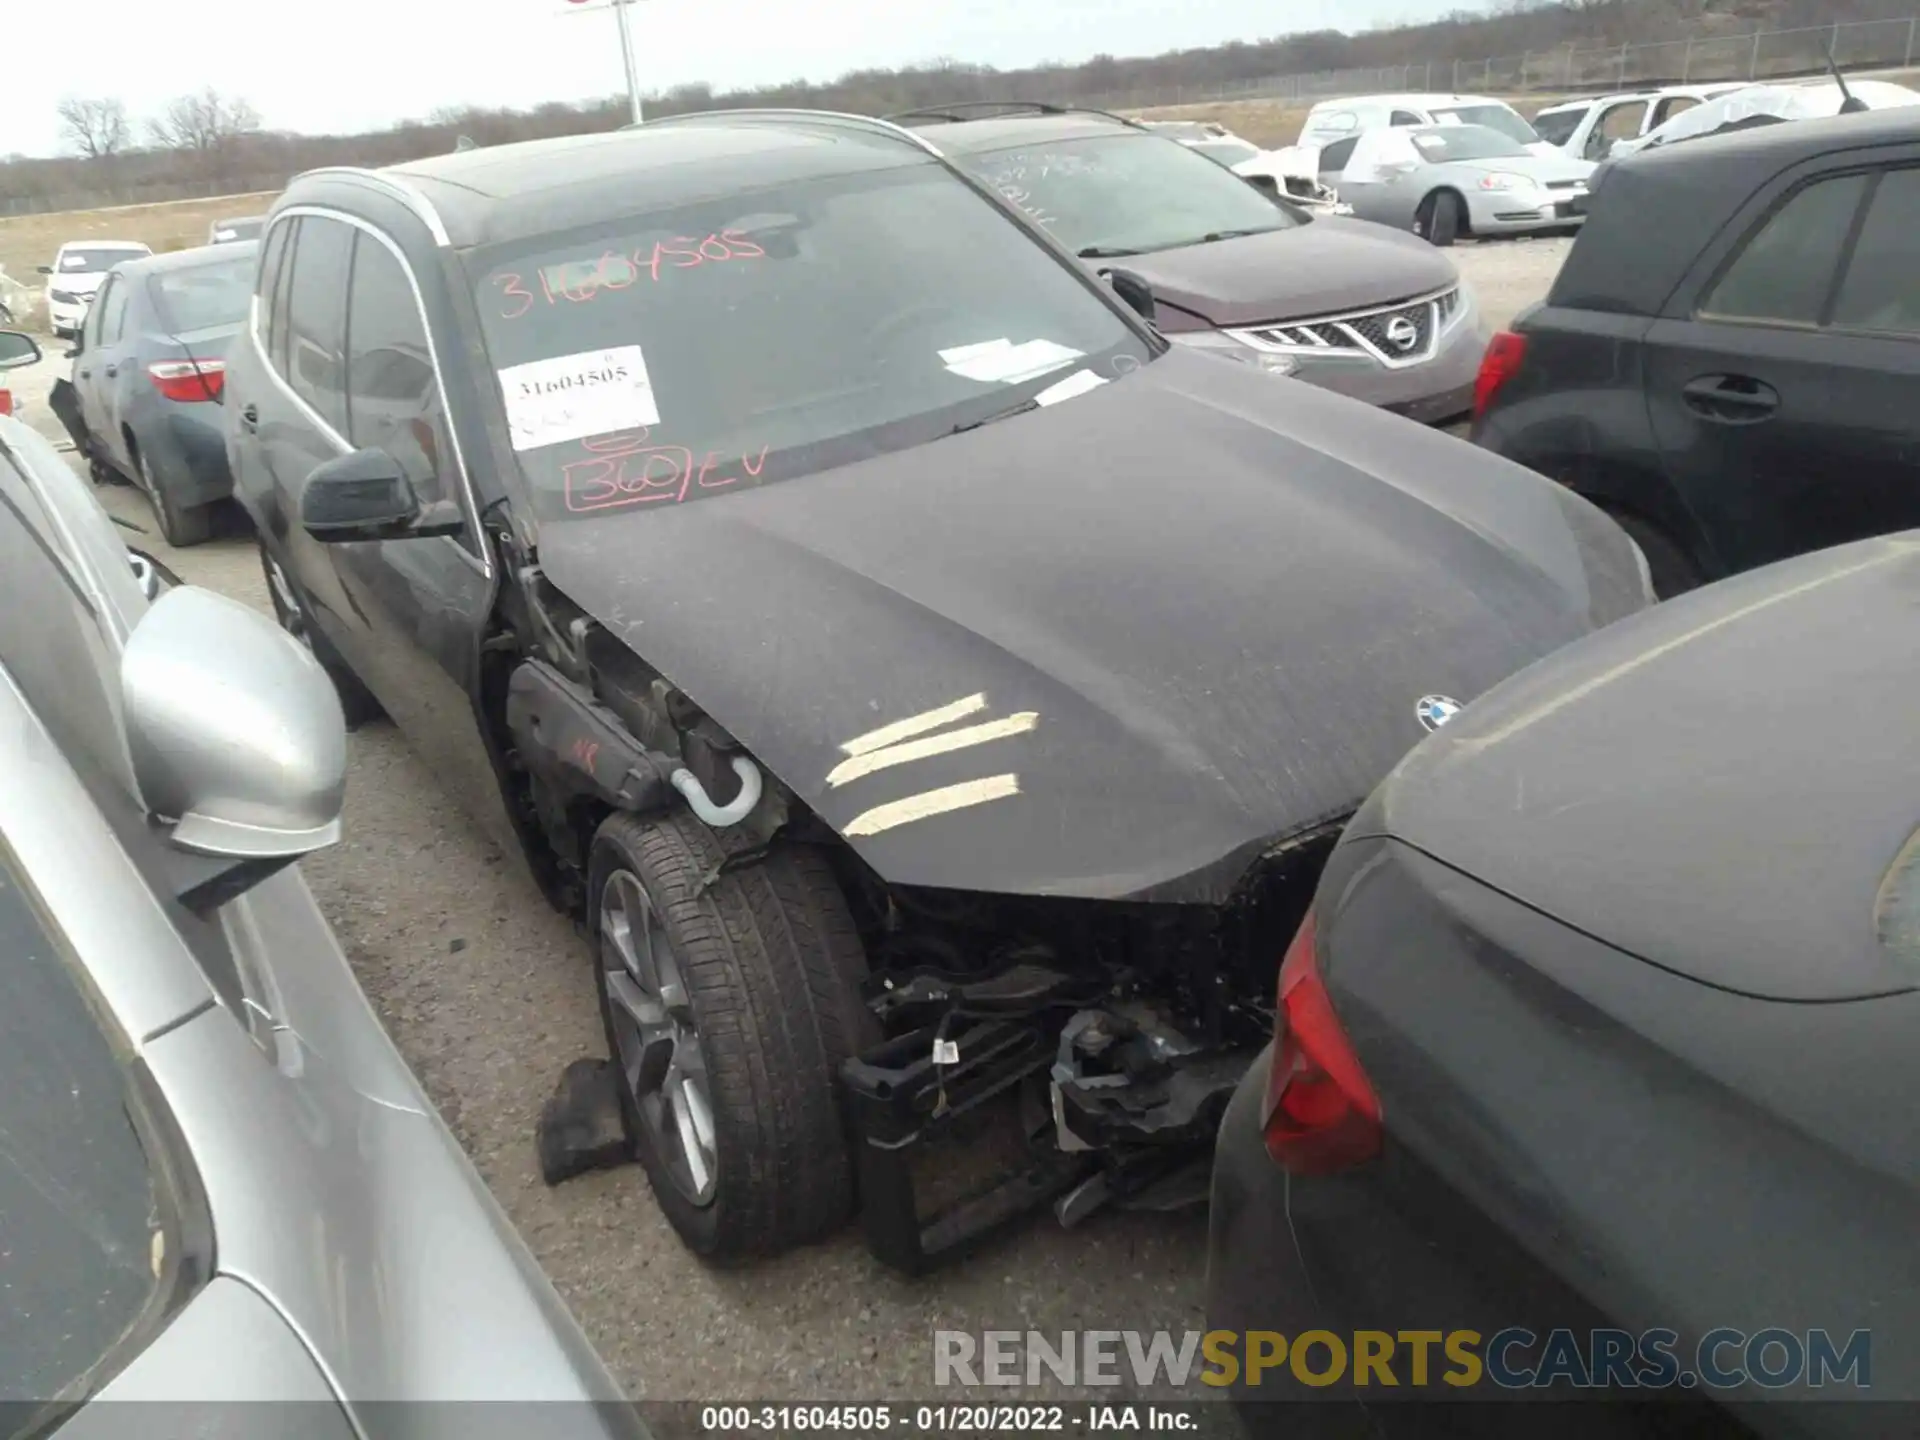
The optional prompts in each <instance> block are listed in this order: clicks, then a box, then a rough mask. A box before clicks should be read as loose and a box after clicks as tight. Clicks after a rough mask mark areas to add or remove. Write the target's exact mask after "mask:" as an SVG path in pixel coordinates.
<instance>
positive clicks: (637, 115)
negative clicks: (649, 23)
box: [565, 0, 647, 125]
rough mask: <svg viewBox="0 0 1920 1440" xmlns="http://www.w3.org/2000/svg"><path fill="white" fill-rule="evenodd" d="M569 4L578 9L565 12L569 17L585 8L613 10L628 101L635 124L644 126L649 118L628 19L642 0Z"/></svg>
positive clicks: (584, 0) (585, 0)
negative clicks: (641, 101) (607, 8)
mask: <svg viewBox="0 0 1920 1440" xmlns="http://www.w3.org/2000/svg"><path fill="white" fill-rule="evenodd" d="M567 3H568V4H569V5H572V6H574V7H576V8H574V9H572V10H569V11H566V12H565V13H566V14H569V15H578V14H581V13H582V8H583V7H590V8H593V9H600V8H603V7H611V8H612V10H613V14H614V20H615V22H616V23H617V24H618V25H619V26H620V66H621V70H622V72H623V73H624V74H625V75H626V77H627V100H628V102H629V103H630V104H631V105H632V106H633V123H634V124H636V125H639V124H642V123H643V122H644V121H645V120H646V118H647V117H646V115H645V114H644V113H643V112H642V108H641V103H640V66H639V63H638V61H637V60H636V58H635V55H634V49H633V30H632V27H631V24H630V22H629V21H628V18H627V11H628V10H629V9H631V8H632V7H633V6H635V5H637V4H639V3H640V0H567Z"/></svg>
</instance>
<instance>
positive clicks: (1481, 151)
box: [1408, 125, 1527, 165]
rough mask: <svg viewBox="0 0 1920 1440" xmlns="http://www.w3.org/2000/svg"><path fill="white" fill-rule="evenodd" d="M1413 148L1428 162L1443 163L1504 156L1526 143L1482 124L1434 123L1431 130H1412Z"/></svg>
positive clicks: (1519, 150)
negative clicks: (1509, 137) (1520, 142)
mask: <svg viewBox="0 0 1920 1440" xmlns="http://www.w3.org/2000/svg"><path fill="white" fill-rule="evenodd" d="M1408 133H1409V134H1410V135H1411V136H1412V137H1413V148H1414V149H1416V150H1418V151H1419V152H1420V158H1421V159H1422V160H1424V161H1426V162H1427V163H1428V164H1429V165H1445V164H1448V163H1450V162H1451V161H1454V160H1503V159H1512V158H1514V157H1516V156H1520V155H1525V154H1526V153H1527V149H1526V146H1524V145H1521V144H1519V143H1518V142H1516V141H1513V140H1510V139H1508V138H1507V137H1506V136H1505V135H1502V134H1500V133H1498V132H1497V131H1493V130H1489V129H1487V128H1486V127H1485V126H1484V125H1437V126H1435V127H1434V128H1433V129H1431V130H1413V131H1409V132H1408Z"/></svg>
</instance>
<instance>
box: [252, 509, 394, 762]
mask: <svg viewBox="0 0 1920 1440" xmlns="http://www.w3.org/2000/svg"><path fill="white" fill-rule="evenodd" d="M256 543H257V544H258V545H259V549H260V571H261V574H263V575H264V576H265V577H266V581H267V598H268V599H269V600H271V601H272V602H273V618H274V619H276V620H278V621H279V622H280V628H281V629H282V630H284V631H286V632H287V634H289V635H291V636H293V638H294V639H296V640H298V641H299V642H300V643H301V644H302V645H304V646H306V647H307V649H309V650H311V651H312V652H313V658H314V659H316V660H318V661H319V662H320V668H321V669H323V670H325V671H326V672H327V678H328V679H330V680H331V681H333V689H334V693H335V694H336V695H338V696H339V697H340V713H341V714H342V715H343V716H344V717H345V718H346V722H347V728H348V729H349V730H358V729H359V728H360V727H361V726H362V725H365V724H366V723H367V722H368V721H370V720H378V719H379V718H380V717H381V716H382V715H384V714H386V711H384V710H382V709H381V708H380V702H379V701H378V700H376V699H374V697H373V692H372V691H371V690H369V689H367V687H366V686H365V685H363V684H362V683H361V682H360V677H359V676H358V675H356V674H354V673H353V670H352V669H351V668H350V667H349V666H348V664H347V662H346V661H345V660H342V659H341V658H340V655H339V653H338V652H337V651H336V650H335V649H334V648H333V646H332V645H331V644H329V643H328V641H327V637H326V636H324V635H322V634H321V633H320V632H319V631H318V630H316V629H314V628H313V625H312V623H311V622H310V620H309V619H308V616H307V602H306V597H305V596H303V595H302V594H301V593H300V589H299V587H298V586H297V585H295V584H294V582H293V577H292V576H290V575H288V574H287V573H286V571H284V570H282V569H281V568H280V562H279V561H277V560H275V559H274V558H273V556H272V554H270V553H269V552H268V550H267V547H266V544H265V542H264V541H261V542H256Z"/></svg>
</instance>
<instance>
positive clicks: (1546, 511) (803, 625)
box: [539, 351, 1642, 901]
mask: <svg viewBox="0 0 1920 1440" xmlns="http://www.w3.org/2000/svg"><path fill="white" fill-rule="evenodd" d="M539 553H540V560H541V564H542V568H543V570H544V571H545V573H546V575H547V576H548V578H549V579H551V580H552V581H553V583H554V584H556V585H557V586H558V587H559V588H560V589H561V590H562V591H564V592H565V593H566V594H567V595H569V596H570V597H571V598H572V599H573V600H574V601H575V602H576V603H578V604H579V605H580V606H582V608H584V609H585V610H587V611H588V612H589V613H590V614H592V615H593V616H595V617H596V618H597V619H598V620H600V621H601V622H602V623H603V624H605V625H606V626H607V627H608V629H609V630H610V631H612V632H613V633H614V634H616V635H618V636H620V637H621V638H622V639H623V640H624V641H625V642H626V643H627V644H628V645H629V646H630V647H631V648H632V649H633V650H634V651H635V652H636V653H637V654H639V655H640V656H641V657H643V658H644V659H645V660H646V661H647V662H649V663H650V664H652V665H653V666H655V667H656V668H657V669H659V670H660V671H661V672H662V673H663V674H665V675H666V676H667V677H668V678H669V679H670V680H672V681H673V682H674V683H675V684H676V685H678V686H680V687H681V688H682V689H684V690H685V691H686V692H687V693H688V694H689V695H690V696H692V697H693V699H694V700H695V701H696V702H697V703H698V704H700V705H701V706H702V707H703V708H705V709H706V710H707V712H708V713H709V714H711V715H712V716H713V717H714V719H715V720H717V721H718V722H719V723H720V724H721V725H722V726H724V727H725V728H726V729H727V730H729V731H730V732H731V733H732V734H733V735H734V736H736V737H737V738H738V739H739V740H740V741H741V743H742V744H744V745H745V746H747V747H748V749H749V750H751V751H752V752H753V754H754V755H755V756H756V757H758V759H759V760H760V761H761V762H762V763H763V764H764V765H765V766H767V767H768V768H769V769H771V770H772V771H773V772H774V773H775V774H776V775H777V776H778V777H779V778H780V779H781V780H783V781H784V782H785V783H786V784H787V785H788V786H790V787H791V788H792V789H793V790H794V792H796V794H798V796H799V797H800V798H801V799H802V800H804V801H805V802H806V803H807V804H808V805H809V806H811V807H812V808H813V809H814V810H815V811H816V812H817V813H818V814H819V815H820V816H821V817H822V818H824V819H825V820H826V821H827V823H829V824H830V825H832V826H833V827H834V828H835V829H837V830H839V831H840V832H841V833H842V834H844V835H846V836H847V837H848V838H849V839H850V840H851V842H852V843H853V845H854V846H855V848H856V849H857V850H858V851H859V852H860V854H861V855H862V856H863V857H864V858H865V859H866V860H867V861H868V862H869V863H870V864H872V865H873V866H874V868H875V869H876V870H877V871H878V872H879V873H880V874H882V875H883V876H885V877H887V878H888V879H889V880H892V881H894V882H896V883H901V884H915V885H932V886H948V887H954V888H959V889H969V890H980V891H991V892H1002V893H1029V894H1067V895H1080V896H1087V897H1095V898H1122V897H1134V898H1144V899H1162V900H1205V901H1216V900H1220V899H1223V898H1225V896H1226V895H1227V894H1228V892H1229V891H1230V890H1231V888H1232V886H1233V883H1234V882H1235V881H1236V880H1237V879H1238V878H1239V877H1240V876H1241V875H1242V874H1243V873H1244V871H1245V870H1246V869H1247V867H1248V866H1249V865H1250V864H1251V863H1252V862H1253V860H1254V859H1255V858H1256V857H1257V856H1258V855H1259V854H1260V853H1261V852H1262V851H1263V850H1265V849H1266V848H1268V847H1270V846H1272V845H1274V844H1275V843H1277V842H1280V841H1283V840H1284V839H1285V838H1287V837H1289V836H1293V835H1297V834H1300V833H1303V832H1305V831H1307V830H1309V829H1311V828H1313V827H1316V826H1319V825H1322V824H1324V823H1326V822H1328V821H1330V820H1336V819H1339V818H1343V817H1345V816H1346V815H1348V814H1349V813H1351V812H1352V811H1353V810H1354V809H1355V808H1356V807H1357V806H1358V804H1359V803H1360V801H1361V800H1362V799H1363V798H1364V797H1365V796H1366V794H1367V793H1368V792H1369V791H1370V790H1371V789H1372V788H1373V787H1374V786H1375V785H1376V784H1377V783H1378V782H1379V781H1380V779H1381V778H1382V777H1383V776H1385V775H1386V773H1387V772H1388V771H1389V770H1390V769H1391V768H1392V766H1393V765H1394V764H1395V762H1397V761H1398V760H1399V759H1400V758H1401V757H1402V756H1403V755H1404V754H1405V752H1406V751H1407V750H1408V749H1409V748H1410V747H1411V746H1412V745H1413V744H1414V743H1415V742H1416V741H1418V740H1419V739H1420V738H1421V737H1422V735H1423V734H1424V733H1425V732H1424V731H1423V729H1422V727H1421V725H1420V723H1419V720H1418V719H1417V716H1416V707H1417V706H1418V703H1419V701H1420V700H1421V698H1422V697H1423V696H1426V695H1429V694H1440V695H1446V696H1450V697H1452V698H1454V699H1457V700H1460V701H1467V700H1470V699H1472V697H1474V696H1475V695H1478V694H1479V693H1480V692H1481V691H1483V690H1485V689H1487V688H1488V687H1489V686H1491V685H1493V684H1494V683H1495V682H1496V681H1498V680H1500V679H1502V678H1503V677H1505V676H1506V675H1508V674H1510V673H1512V672H1513V671H1515V670H1517V669H1519V668H1520V667H1521V666H1523V665H1526V664H1527V663H1529V662H1530V661H1532V660H1534V659H1536V658H1538V657H1539V656H1541V655H1544V654H1546V653H1547V652H1548V651H1550V650H1553V649H1555V648H1557V647H1558V646H1560V645H1563V644H1565V643H1567V642H1568V641H1570V640H1572V639H1575V638H1576V637H1578V636H1580V635H1582V634H1584V633H1586V632H1587V631H1588V630H1589V629H1591V628H1593V626H1594V625H1595V624H1596V623H1600V622H1602V621H1605V620H1610V619H1612V618H1614V617H1615V616H1616V615H1618V614H1620V613H1624V612H1625V611H1627V610H1631V609H1634V608H1637V607H1638V606H1639V605H1640V604H1641V603H1642V600H1641V598H1640V595H1641V592H1640V588H1639V583H1638V572H1637V568H1636V562H1635V560H1634V558H1633V555H1632V551H1631V547H1630V545H1629V543H1628V542H1627V541H1626V540H1625V538H1624V537H1623V536H1621V535H1620V533H1619V532H1618V531H1617V530H1616V529H1614V527H1613V526H1612V525H1611V523H1610V522H1607V521H1605V520H1604V519H1603V518H1602V517H1600V516H1599V515H1598V512H1597V511H1593V510H1592V509H1591V507H1589V506H1587V505H1586V504H1585V503H1584V502H1582V501H1578V500H1575V499H1573V498H1572V497H1570V496H1567V495H1566V494H1565V493H1564V492H1562V491H1561V490H1559V489H1558V487H1556V486H1553V485H1551V484H1550V483H1548V482H1546V481H1544V480H1541V479H1540V478H1539V477H1537V476H1535V475H1532V474H1531V473H1530V472H1528V471H1525V470H1522V469H1520V468H1518V467H1516V466H1512V465H1509V464H1507V463H1506V462H1504V461H1501V460H1499V459H1497V458H1495V457H1492V456H1490V455H1488V454H1487V453H1486V452H1484V451H1480V450H1477V449H1474V448H1473V447H1471V446H1468V445H1465V444H1462V443H1460V442H1459V441H1456V440H1453V439H1451V438H1449V437H1447V436H1444V435H1439V434H1435V433H1432V432H1430V431H1428V430H1427V429H1425V428H1424V427H1422V426H1419V425H1415V424H1413V423H1411V422H1407V421H1402V420H1399V419H1395V418H1392V417H1388V416H1384V415H1382V414H1381V413H1380V412H1379V411H1376V410H1373V409H1371V408H1370V407H1368V406H1365V405H1362V404H1360V403H1359V402H1357V401H1352V400H1348V399H1345V398H1343V397H1341V396H1337V395H1333V394H1330V393H1328V392H1326V391H1322V390H1319V389H1316V388H1314V387H1311V386H1307V385H1303V384H1299V383H1296V382H1293V381H1288V380H1280V379H1277V378H1275V377H1272V376H1267V375H1262V374H1260V373H1258V372H1254V371H1250V370H1248V369H1247V368H1246V367H1244V366H1240V365H1235V364H1233V363H1232V362H1230V361H1224V360H1218V359H1215V358H1212V357H1208V356H1203V355H1189V354H1186V353H1184V352H1179V351H1176V352H1175V353H1173V354H1170V355H1167V356H1166V357H1164V358H1162V359H1160V360H1158V361H1156V362H1154V363H1153V364H1151V365H1149V366H1147V367H1146V368H1144V369H1142V370H1140V371H1138V372H1135V373H1134V374H1131V375H1129V376H1127V377H1125V378H1124V379H1122V380H1120V381H1117V382H1115V383H1112V384H1109V385H1106V386H1104V387H1102V388H1100V389H1098V390H1095V391H1093V392H1092V393H1090V394H1086V395H1082V396H1079V397H1077V398H1075V399H1072V400H1068V401H1066V402H1064V403H1061V404H1058V405H1053V406H1049V407H1047V408H1045V409H1043V410H1039V411H1035V412H1032V413H1029V414H1026V415H1020V416H1016V417H1014V418H1011V419H1007V420H1004V421H1001V422H1000V423H998V424H994V425H990V426H987V427H985V428H983V429H980V430H976V431H973V432H970V433H967V434H962V435H957V436H953V437H951V438H948V439H944V440H940V441H936V442H934V443H932V444H929V445H923V446H919V447H916V448H912V449H908V450H904V451H900V452H896V453H893V454H889V455H884V456H880V457H876V458H873V459H869V460H865V461H862V462H860V463H857V464H854V465H850V466H847V467H844V468H842V469H839V470H834V471H830V472H826V473H822V474H817V475H813V476H808V477H802V478H797V479H793V480H788V481H784V482H781V483H778V484H772V485H768V486H765V487H764V488H760V489H756V490H750V491H745V492H736V493H731V494H728V495H726V496H723V497H716V498H714V499H711V500H706V501H701V502H699V503H693V504H686V505H682V506H679V507H678V508H676V509H673V510H667V511H660V510H654V511H648V512H644V513H635V512H614V513H610V514H605V515H602V516H600V517H598V518H591V519H586V520H579V521H570V522H564V523H552V524H547V525H545V526H543V527H542V529H541V530H540V532H539Z"/></svg>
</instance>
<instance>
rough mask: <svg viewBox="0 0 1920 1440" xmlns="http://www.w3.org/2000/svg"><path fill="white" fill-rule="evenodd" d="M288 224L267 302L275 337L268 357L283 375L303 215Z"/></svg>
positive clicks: (271, 333) (271, 327) (269, 331)
mask: <svg viewBox="0 0 1920 1440" xmlns="http://www.w3.org/2000/svg"><path fill="white" fill-rule="evenodd" d="M286 226H287V244H286V250H285V253H284V254H282V256H281V257H280V273H279V274H278V275H276V276H275V277H274V283H273V292H272V295H271V297H270V299H269V301H268V303H267V311H268V316H269V319H268V323H267V332H268V334H269V335H271V336H272V341H271V343H270V345H269V346H268V348H267V357H268V359H270V360H271V361H272V362H273V368H274V369H275V370H278V371H279V372H280V373H281V374H282V375H285V374H286V373H287V344H288V342H287V294H288V291H289V290H291V289H292V287H293V266H294V262H295V261H296V260H298V259H299V258H300V220H299V218H298V217H296V218H294V219H292V220H289V221H287V222H286Z"/></svg>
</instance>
